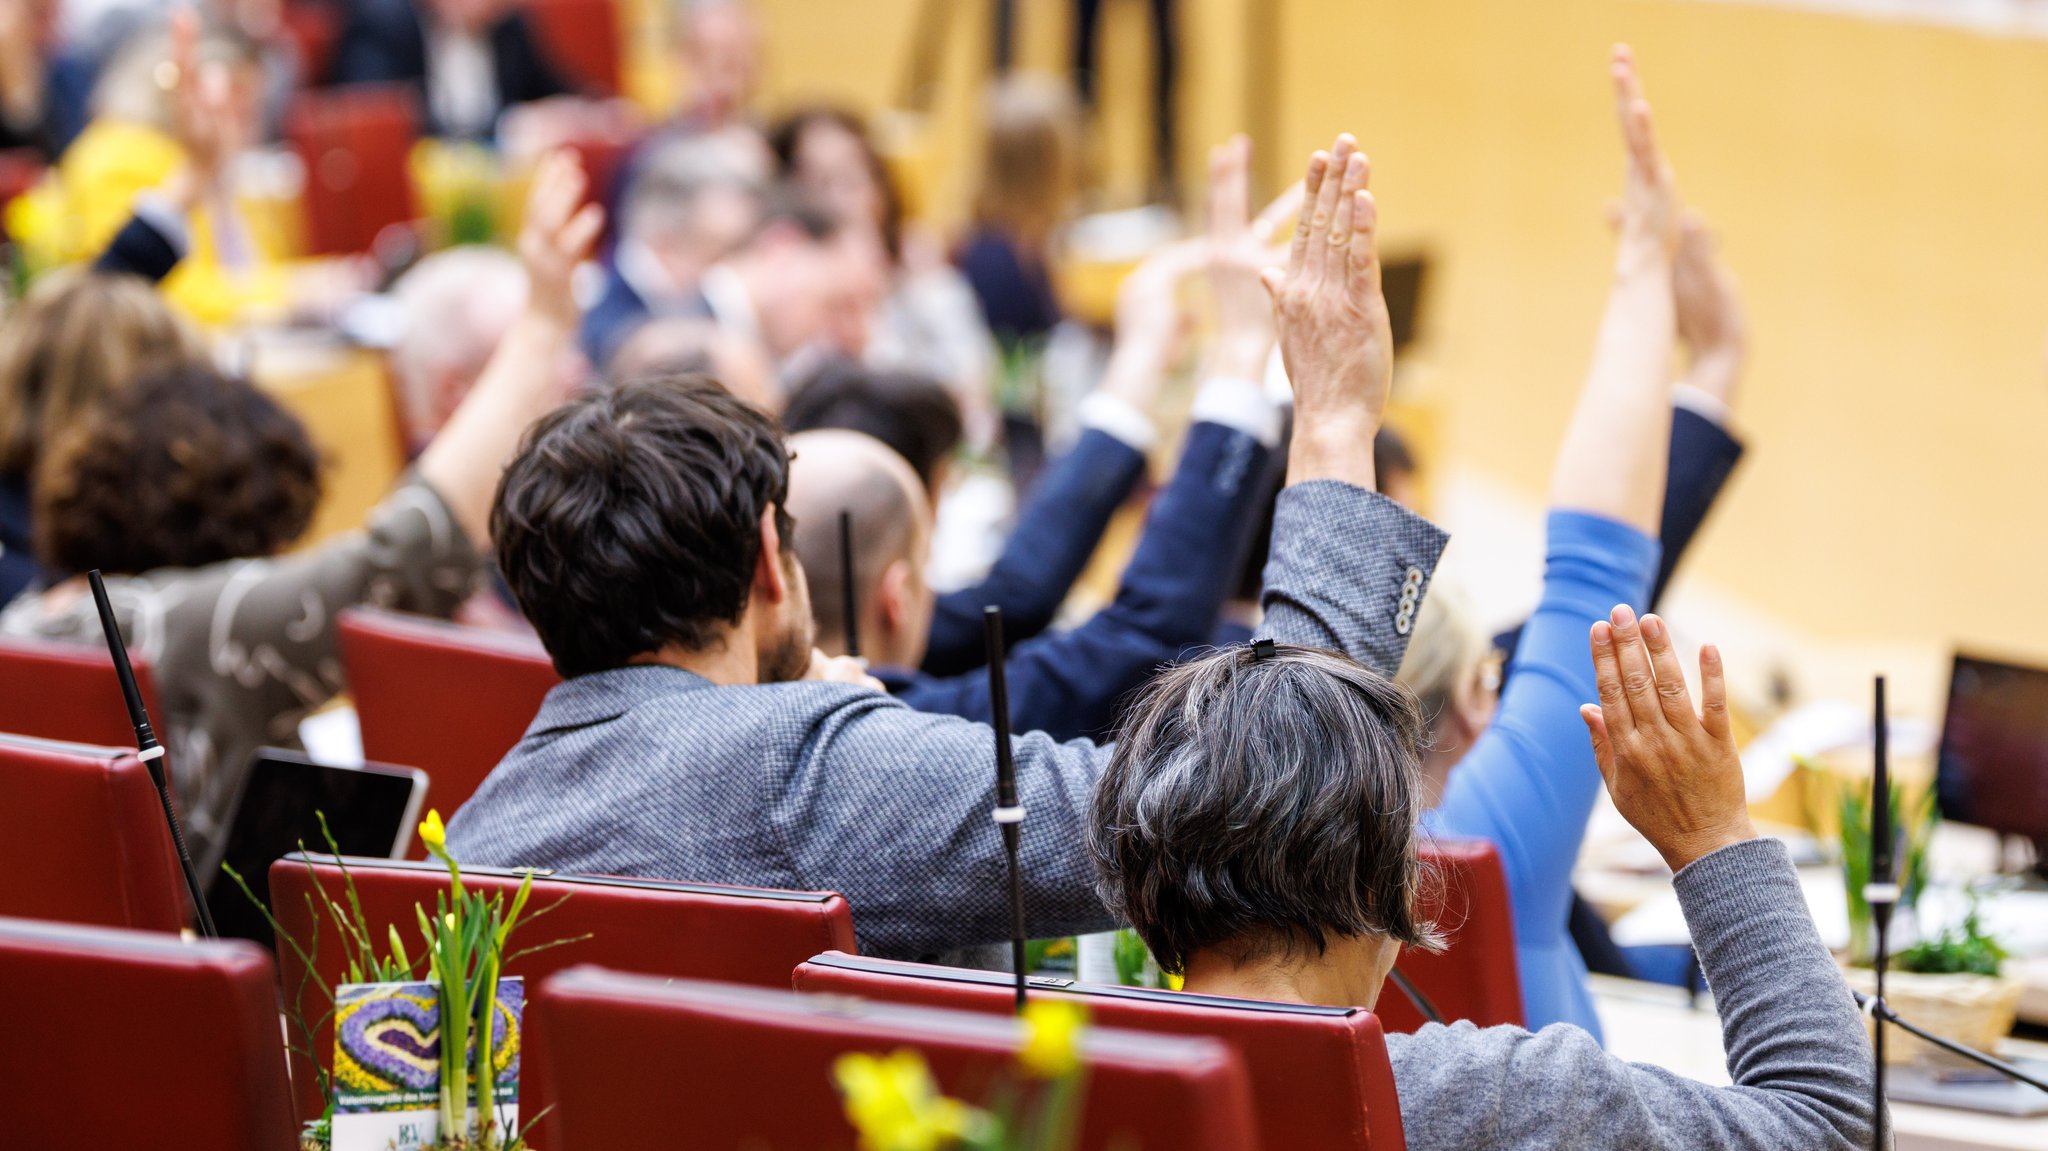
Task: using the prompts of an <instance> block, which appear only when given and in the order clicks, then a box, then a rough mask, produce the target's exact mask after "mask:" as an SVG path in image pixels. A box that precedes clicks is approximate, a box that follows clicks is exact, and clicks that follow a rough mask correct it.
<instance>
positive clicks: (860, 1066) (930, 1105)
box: [832, 1049, 991, 1151]
mask: <svg viewBox="0 0 2048 1151" xmlns="http://www.w3.org/2000/svg"><path fill="white" fill-rule="evenodd" d="M832 1077H833V1078H834V1079H835V1080H836V1081H837V1082H838V1084H839V1092H840V1094H841V1095H842V1096H844V1097H845V1099H846V1117H847V1119H848V1120H850V1121H851V1122H852V1123H853V1126H854V1129H855V1130H857V1131H859V1132H860V1145H861V1148H862V1151H939V1148H942V1147H948V1146H951V1145H952V1144H953V1143H954V1141H956V1140H959V1139H965V1138H973V1137H975V1136H977V1135H979V1134H980V1133H982V1132H984V1131H986V1130H987V1128H988V1124H989V1123H990V1122H991V1120H990V1119H989V1117H988V1115H987V1114H985V1113H983V1112H981V1111H979V1110H976V1109H975V1108H973V1107H969V1106H968V1105H966V1104H965V1103H962V1102H960V1101H959V1100H957V1099H948V1098H946V1097H945V1096H943V1095H941V1094H939V1089H938V1085H937V1084H936V1083H934V1082H932V1076H931V1070H930V1068H928V1067H926V1066H925V1062H924V1057H923V1056H922V1055H919V1054H918V1053H917V1052H915V1051H911V1050H908V1049H904V1050H898V1051H895V1052H892V1053H891V1054H889V1055H887V1056H877V1055H869V1054H867V1053H865V1052H858V1051H856V1052H851V1053H848V1054H846V1055H842V1056H840V1057H839V1059H838V1060H837V1061H835V1062H834V1063H833V1065H832Z"/></svg>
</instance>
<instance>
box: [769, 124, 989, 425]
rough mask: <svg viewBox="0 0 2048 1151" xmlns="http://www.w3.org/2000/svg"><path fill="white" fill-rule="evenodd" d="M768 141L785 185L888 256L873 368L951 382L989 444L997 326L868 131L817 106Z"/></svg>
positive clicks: (874, 325)
mask: <svg viewBox="0 0 2048 1151" xmlns="http://www.w3.org/2000/svg"><path fill="white" fill-rule="evenodd" d="M768 143H769V146H770V147H771V148H773V149H774V152H775V159H776V165H777V170H778V174H779V175H780V177H781V178H782V179H784V180H786V181H789V182H790V183H792V184H794V185H795V186H796V187H797V188H799V189H801V190H802V191H803V193H804V194H805V195H806V196H808V197H809V198H810V199H811V200H812V201H813V202H814V203H817V204H818V205H820V206H822V207H824V208H825V209H826V210H828V211H831V212H834V213H836V214H837V215H838V216H839V217H840V218H841V219H843V220H857V221H868V222H869V223H871V224H872V226H873V227H874V228H875V231H876V235H877V236H879V237H880V239H881V242H882V247H883V249H884V251H885V252H886V253H887V254H888V257H889V263H890V273H889V285H888V291H887V294H886V295H885V296H884V297H883V298H882V301H881V304H880V307H879V308H878V310H877V311H876V314H875V315H874V317H873V318H872V320H871V321H870V325H869V329H870V330H869V334H868V347H867V356H866V359H867V362H868V363H870V364H872V365H874V366H875V367H878V368H894V369H900V370H905V371H913V372H921V373H923V374H925V375H928V376H932V377H934V378H936V379H938V380H940V381H942V382H944V383H945V385H946V386H947V387H948V388H951V389H952V390H953V394H954V395H955V396H956V397H957V398H958V400H959V403H960V407H961V410H962V411H963V412H965V413H966V414H967V419H968V426H969V427H970V428H971V429H974V432H975V434H974V435H973V436H972V437H971V439H972V440H973V442H975V443H979V444H985V443H987V442H988V441H989V439H990V437H992V436H993V435H994V433H995V411H994V406H993V405H994V398H993V396H992V395H991V389H992V388H993V386H994V374H995V345H994V342H993V340H992V339H991V337H990V336H989V331H988V325H987V324H985V323H983V322H982V318H981V309H980V307H979V306H978V304H977V302H976V299H975V295H974V290H973V288H971V287H970V286H969V285H968V283H967V280H966V278H965V277H963V276H962V275H961V274H960V272H959V271H958V270H957V269H955V268H954V267H953V266H952V265H951V264H949V263H947V262H946V257H945V250H944V248H943V246H942V245H941V244H940V242H939V241H938V239H937V237H935V236H932V235H930V234H928V233H927V232H925V231H924V230H923V229H920V228H917V227H915V226H913V225H911V224H909V223H908V222H907V221H905V220H904V218H903V204H902V199H901V196H900V195H899V194H898V192H897V189H896V185H895V182H894V181H893V180H892V179H891V178H890V176H889V169H888V166H887V165H886V164H884V163H883V161H882V157H881V154H880V153H879V152H877V151H876V150H875V146H874V143H873V141H872V140H871V139H870V137H869V135H868V130H867V126H866V125H865V124H864V123H862V122H861V120H860V118H859V117H857V116H855V115H854V114H853V113H851V112H848V111H845V110H843V109H839V108H831V107H816V108H810V109H806V110H804V111H800V112H796V113H793V114H792V115H790V116H788V117H786V118H785V119H784V120H783V121H782V122H781V123H780V124H778V125H776V127H775V129H774V130H773V131H772V132H770V133H769V135H768Z"/></svg>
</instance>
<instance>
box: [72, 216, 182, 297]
mask: <svg viewBox="0 0 2048 1151" xmlns="http://www.w3.org/2000/svg"><path fill="white" fill-rule="evenodd" d="M184 258H185V247H184V245H183V244H180V243H178V242H177V240H176V239H175V238H173V237H172V236H169V235H167V234H166V233H165V232H164V230H163V229H162V228H160V227H158V226H157V225H156V224H155V223H153V222H151V220H150V219H149V217H148V216H146V215H145V214H143V213H142V212H140V211H138V212H136V213H135V214H134V215H131V216H129V217H128V222H127V223H126V224H123V225H121V230H120V231H118V232H116V233H114V238H113V239H112V240H110V241H108V242H107V247H106V250H105V251H102V252H101V253H100V254H99V258H98V259H96V260H94V261H93V262H92V270H93V271H95V272H112V273H115V274H126V275H131V276H141V277H142V278H143V279H145V280H148V281H149V282H150V283H152V284H160V283H163V280H164V277H165V276H168V275H170V274H171V271H172V269H174V268H176V267H177V266H178V262H179V261H180V260H183V259H184Z"/></svg>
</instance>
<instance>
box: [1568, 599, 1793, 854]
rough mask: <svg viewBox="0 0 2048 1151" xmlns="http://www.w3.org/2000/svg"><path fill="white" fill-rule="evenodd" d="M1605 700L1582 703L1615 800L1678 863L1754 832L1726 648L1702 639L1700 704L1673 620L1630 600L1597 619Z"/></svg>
mask: <svg viewBox="0 0 2048 1151" xmlns="http://www.w3.org/2000/svg"><path fill="white" fill-rule="evenodd" d="M1591 639H1592V645H1593V669H1594V673H1595V675H1596V677H1597V678H1598V680H1599V684H1600V702H1599V704H1597V705H1595V704H1586V705H1584V706H1583V707H1581V708H1580V709H1579V714H1580V717H1581V718H1583V719H1584V720H1585V721H1586V729H1587V731H1589V732H1590V733H1591V735H1592V739H1593V754H1594V756H1595V757H1596V758H1597V759H1598V760H1599V763H1600V774H1601V775H1602V776H1603V777H1604V778H1605V779H1606V780H1607V790H1608V793H1609V794H1610V795H1612V796H1613V797H1614V806H1615V808H1616V809H1617V810H1619V811H1620V812H1621V814H1622V817H1623V818H1625V819H1627V820H1628V821H1629V823H1630V824H1632V825H1633V826H1634V827H1635V829H1636V830H1637V831H1640V832H1642V833H1643V836H1644V837H1645V838H1647V839H1648V840H1649V841H1650V844H1651V846H1653V847H1655V848H1656V849H1657V851H1658V853H1659V854H1661V855H1663V857H1664V862H1665V863H1667V864H1669V865H1670V867H1671V870H1672V871H1674V872H1677V871H1681V870H1684V868H1685V866H1686V865H1687V864H1689V863H1691V862H1693V861H1694V860H1696V859H1700V858H1702V857H1704V856H1707V855H1711V854H1713V853H1714V852H1716V851H1719V850H1720V849H1721V848H1724V847H1728V846H1730V845H1732V844H1736V843H1741V842H1743V841H1744V840H1748V839H1755V838H1756V828H1755V827H1753V826H1751V824H1750V821H1749V804H1748V799H1747V797H1746V795H1745V792H1744V789H1743V782H1742V760H1741V759H1740V757H1738V756H1737V755H1736V753H1735V737H1734V735H1733V734H1732V733H1731V732H1730V730H1729V726H1728V686H1727V683H1726V682H1725V680H1724V678H1723V674H1722V668H1721V653H1720V652H1719V651H1718V650H1716V649H1715V648H1714V647H1713V646H1712V645H1708V646H1706V647H1702V648H1701V649H1700V703H1701V709H1700V712H1699V713H1698V714H1694V712H1693V708H1692V693H1691V692H1690V691H1689V690H1688V689H1687V688H1686V685H1685V669H1684V668H1683V667H1681V666H1680V665H1679V662H1678V653H1677V651H1676V649H1674V648H1673V647H1672V644H1671V629H1670V628H1669V627H1667V626H1665V624H1664V621H1663V620H1661V619H1659V618H1658V617H1656V616H1654V615H1647V616H1644V617H1643V618H1642V619H1641V620H1640V621H1639V620H1637V619H1636V616H1635V613H1634V612H1632V611H1630V610H1629V609H1628V608H1627V607H1617V608H1615V609H1614V614H1613V617H1612V619H1611V620H1604V621H1601V622H1598V623H1595V624H1594V625H1593V629H1592V637H1591Z"/></svg>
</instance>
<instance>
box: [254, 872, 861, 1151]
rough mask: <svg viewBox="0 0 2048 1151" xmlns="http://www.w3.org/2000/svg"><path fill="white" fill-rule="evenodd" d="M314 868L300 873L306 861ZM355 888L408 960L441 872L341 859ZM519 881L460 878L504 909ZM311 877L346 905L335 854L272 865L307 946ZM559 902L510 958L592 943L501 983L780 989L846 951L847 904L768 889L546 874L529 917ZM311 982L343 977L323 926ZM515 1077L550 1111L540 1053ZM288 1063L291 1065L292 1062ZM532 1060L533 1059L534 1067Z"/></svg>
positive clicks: (292, 974)
mask: <svg viewBox="0 0 2048 1151" xmlns="http://www.w3.org/2000/svg"><path fill="white" fill-rule="evenodd" d="M309 862H310V863H311V865H312V870H311V872H310V873H309V872H308V870H307V865H308V863H309ZM342 862H343V863H345V864H346V866H347V867H348V874H349V876H350V877H352V878H353V879H354V880H355V886H356V893H357V895H358V896H359V897H360V898H361V900H362V905H363V914H364V916H365V918H367V919H368V920H369V923H370V932H371V937H372V938H374V939H383V938H384V937H385V928H386V926H387V925H394V926H396V927H397V928H398V930H399V931H400V932H401V933H403V935H404V937H405V940H406V947H407V949H408V952H409V953H410V954H412V955H414V956H418V955H419V951H418V950H417V948H415V947H414V944H415V942H416V941H417V938H418V934H419V929H418V927H417V923H418V918H417V916H415V915H414V913H413V908H414V907H415V906H425V907H427V908H429V909H431V908H432V907H433V906H434V893H435V892H436V891H440V890H444V889H445V888H446V887H447V884H448V873H447V871H446V869H444V868H443V867H442V866H441V864H439V863H414V862H409V861H394V860H389V859H358V858H355V857H353V856H349V857H344V859H343V861H342ZM519 878H520V877H519V874H518V873H516V872H511V871H501V870H494V869H488V868H469V867H465V868H463V869H462V880H463V884H464V886H465V887H468V888H469V889H471V890H483V891H502V892H504V893H505V896H506V898H507V899H508V900H509V899H510V898H511V896H512V893H513V892H514V891H516V890H517V889H518V887H519ZM316 880H317V882H318V884H319V886H320V887H321V888H322V889H324V890H325V891H326V892H327V893H328V895H330V896H332V897H334V898H336V899H340V900H342V902H343V905H344V906H346V898H345V896H344V892H345V891H346V884H345V883H344V881H343V877H342V873H341V867H340V866H338V865H337V864H336V863H335V861H334V858H333V857H332V856H312V857H310V859H309V857H306V856H300V855H289V856H286V857H285V858H284V859H281V860H279V861H278V862H277V863H275V864H272V865H271V868H270V897H271V904H272V907H273V908H274V910H275V912H276V915H277V919H278V922H279V923H280V924H282V925H283V927H284V929H285V931H286V932H288V933H289V934H290V935H291V937H292V938H294V939H296V940H298V941H299V942H300V944H301V945H303V946H306V947H308V948H309V949H310V947H311V945H312V941H313V920H312V912H311V911H310V910H309V909H308V907H307V904H306V899H305V897H306V896H307V895H312V896H314V898H315V899H316V900H317V899H318V898H319V894H318V892H315V891H314V884H315V881H316ZM563 896H567V897H568V898H567V899H566V900H565V901H563V902H562V903H561V905H560V906H558V907H555V908H554V910H552V911H549V912H548V913H547V914H546V915H544V916H542V917H541V918H539V919H537V920H535V921H533V922H532V923H530V924H527V925H526V926H524V927H521V928H520V929H519V930H518V934H516V935H515V936H514V937H513V950H514V951H517V950H519V949H520V948H522V947H532V946H535V945H537V944H542V943H548V942H551V941H553V940H557V939H569V938H573V937H575V936H579V935H585V934H588V935H589V936H590V938H588V939H583V940H578V941H577V942H575V943H568V944H564V945H563V946H560V947H554V948H550V949H548V950H546V951H541V952H537V953H535V954H533V955H528V956H523V957H521V958H520V959H518V960H515V961H514V962H512V963H511V964H509V965H508V966H507V967H506V969H505V974H507V975H522V976H525V977H526V980H527V983H528V986H529V989H530V988H531V986H532V984H533V983H535V982H536V981H538V980H539V979H540V978H541V977H543V976H546V975H548V974H550V973H552V972H554V971H557V970H559V969H561V968H563V967H566V966H569V965H571V964H578V963H601V964H604V965H605V966H608V967H613V968H618V969H621V970H631V971H641V972H646V973H648V974H652V975H661V976H676V977H682V978H694V979H719V980H726V981H729V982H735V983H752V984H757V985H760V986H763V987H774V988H786V987H788V986H789V971H790V969H791V968H792V967H794V966H796V965H797V964H798V963H801V962H803V960H804V959H805V958H806V957H808V956H810V955H812V954H814V953H815V952H817V951H818V950H819V949H820V948H840V949H844V950H849V951H850V950H852V949H853V945H854V944H853V913H852V912H851V911H850V910H849V909H848V907H847V904H846V900H845V899H844V898H842V897H840V896H838V895H834V894H831V893H829V892H804V891H770V890H765V889H762V888H750V887H716V886H710V885H704V884H689V883H664V882H660V881H658V880H640V879H605V878H596V877H591V876H569V875H546V876H544V877H543V878H540V879H537V880H535V881H534V885H533V894H532V897H531V900H530V902H529V903H528V905H527V907H528V910H529V912H531V911H534V910H538V909H540V908H543V907H548V906H550V905H551V904H554V903H555V902H556V901H557V900H561V899H562V898H563ZM277 951H278V962H279V966H280V969H281V972H282V975H283V980H284V989H285V993H286V995H287V996H289V995H292V994H295V991H294V989H295V988H297V987H298V986H299V980H300V977H301V975H302V974H303V972H304V970H305V964H304V963H303V962H302V961H301V960H300V959H299V957H298V956H297V955H296V954H295V953H294V952H293V951H292V949H291V947H290V945H289V944H287V943H285V941H284V940H282V939H280V940H279V941H278V949H277ZM314 962H315V963H316V965H317V966H318V967H319V972H318V977H319V979H320V980H321V981H322V982H323V983H325V984H326V985H327V986H329V987H332V986H333V985H334V984H335V983H337V982H339V981H340V979H341V976H342V970H341V949H340V947H339V946H338V945H337V944H336V942H335V936H334V926H333V924H332V922H331V921H330V922H325V923H323V924H322V926H321V929H320V947H319V950H318V951H317V952H316V953H315V955H314ZM307 996H308V998H307V1000H306V1003H305V1007H306V1015H307V1018H308V1019H309V1020H310V1019H315V1018H318V1017H319V1015H320V1014H321V1012H323V1011H325V1010H326V1009H327V1001H326V999H325V998H324V997H322V996H321V995H320V993H319V992H317V991H308V992H307ZM313 1049H314V1050H315V1051H317V1052H319V1053H320V1055H321V1058H322V1060H323V1062H324V1061H326V1060H329V1059H331V1058H332V1057H333V1051H334V1037H333V1031H332V1029H331V1028H327V1027H322V1028H321V1029H320V1031H319V1034H318V1036H317V1037H316V1039H315V1041H314V1046H313ZM525 1058H526V1063H525V1064H524V1071H523V1073H522V1077H521V1093H522V1104H523V1111H522V1113H523V1114H525V1115H528V1116H532V1115H537V1114H539V1113H540V1109H541V1108H542V1107H545V1106H546V1105H547V1104H548V1099H547V1098H546V1097H545V1095H539V1094H536V1093H535V1091H536V1089H537V1087H538V1085H539V1084H540V1083H541V1082H542V1080H541V1079H540V1077H539V1076H537V1075H536V1074H535V1070H536V1069H537V1068H538V1069H541V1070H544V1069H545V1067H544V1065H545V1061H546V1056H545V1055H544V1054H542V1055H536V1054H535V1053H533V1052H532V1051H530V1050H529V1051H528V1052H527V1054H526V1056H525ZM294 1059H295V1061H296V1060H297V1059H298V1057H297V1056H294ZM536 1060H538V1062H536ZM295 1071H296V1072H299V1074H296V1075H295V1082H296V1083H298V1084H299V1087H298V1091H299V1095H298V1100H299V1108H300V1111H299V1113H300V1114H301V1115H303V1116H306V1117H308V1118H310V1117H312V1116H315V1115H318V1114H319V1108H320V1102H319V1094H318V1087H317V1084H316V1083H315V1081H314V1079H315V1077H314V1076H313V1074H312V1071H311V1069H310V1068H307V1067H305V1066H303V1065H302V1064H298V1063H295ZM552 1123H553V1117H552V1116H547V1117H543V1118H542V1119H541V1121H540V1125H539V1126H538V1127H536V1128H535V1129H534V1138H533V1142H534V1143H535V1144H536V1145H538V1146H542V1147H553V1146H555V1143H554V1141H553V1140H552V1139H551V1138H550V1136H551V1134H552V1131H551V1124H552Z"/></svg>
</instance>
